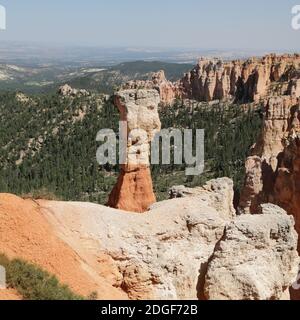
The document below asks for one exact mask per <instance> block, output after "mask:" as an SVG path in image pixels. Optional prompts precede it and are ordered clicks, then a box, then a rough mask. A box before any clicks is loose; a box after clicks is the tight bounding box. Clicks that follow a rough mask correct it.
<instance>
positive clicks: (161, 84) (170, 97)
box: [122, 70, 180, 105]
mask: <svg viewBox="0 0 300 320" xmlns="http://www.w3.org/2000/svg"><path fill="white" fill-rule="evenodd" d="M140 88H143V89H155V90H157V91H158V92H159V95H160V100H161V103H162V104H163V105H170V104H172V103H173V102H174V100H175V99H176V97H177V95H180V94H179V93H178V92H177V87H176V85H175V84H173V83H172V82H170V81H168V80H167V79H166V76H165V72H164V71H163V70H160V71H158V72H156V73H153V75H152V79H151V80H146V81H144V80H134V81H129V82H127V83H126V84H125V85H123V86H122V89H140Z"/></svg>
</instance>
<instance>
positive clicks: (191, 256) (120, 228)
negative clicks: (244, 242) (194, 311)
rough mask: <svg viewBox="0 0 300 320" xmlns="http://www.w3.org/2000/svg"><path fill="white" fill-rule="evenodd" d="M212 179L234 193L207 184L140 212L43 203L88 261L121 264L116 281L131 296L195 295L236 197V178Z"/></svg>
mask: <svg viewBox="0 0 300 320" xmlns="http://www.w3.org/2000/svg"><path fill="white" fill-rule="evenodd" d="M212 184H213V185H216V186H220V187H221V186H222V188H223V189H224V190H230V189H231V192H230V198H228V195H227V194H224V195H222V193H220V192H216V193H215V192H214V191H211V190H210V191H208V190H205V189H203V190H202V192H201V194H199V196H195V197H191V198H189V199H186V198H182V199H173V200H168V201H164V202H161V203H156V204H155V205H154V207H153V208H152V210H151V211H149V212H148V213H147V214H142V215H141V214H134V213H131V214H130V213H127V214H124V212H122V211H117V210H114V209H110V208H106V207H103V206H99V205H92V204H78V203H77V204H76V203H62V202H42V203H41V204H42V207H43V208H44V209H43V212H44V213H45V216H46V217H47V219H48V220H49V221H50V222H51V223H52V225H53V227H54V229H55V230H58V232H59V234H60V235H61V237H63V239H65V241H66V242H67V243H68V244H69V245H70V246H72V247H73V249H74V250H75V251H76V252H77V253H78V254H79V255H80V256H81V257H82V258H84V259H85V261H90V263H91V264H93V263H94V264H96V261H95V260H96V257H97V255H99V254H101V255H106V256H110V257H111V260H112V261H113V262H114V266H115V268H114V269H116V270H118V273H117V274H115V276H114V277H113V278H112V279H111V280H112V285H113V286H114V287H116V288H122V289H123V290H124V291H125V292H126V293H127V294H128V296H129V298H131V299H196V298H197V296H199V297H201V296H203V286H204V278H205V274H206V266H207V262H208V260H209V258H210V256H211V255H212V254H213V251H214V248H215V245H216V243H217V242H218V241H219V240H220V239H221V238H222V236H223V233H224V228H225V226H226V224H227V223H229V222H230V221H231V218H232V217H233V216H234V211H233V210H232V207H231V206H229V207H227V208H226V206H227V203H228V202H232V200H233V189H232V181H230V180H229V179H220V180H217V181H215V182H212ZM214 199H215V202H214ZM220 204H222V205H220ZM225 208H226V209H225Z"/></svg>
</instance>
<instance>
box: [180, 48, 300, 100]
mask: <svg viewBox="0 0 300 320" xmlns="http://www.w3.org/2000/svg"><path fill="white" fill-rule="evenodd" d="M299 67H300V55H297V54H295V55H282V56H277V55H274V54H272V55H267V56H265V57H263V58H251V59H248V60H246V61H241V60H236V61H231V62H223V61H221V60H209V59H204V58H202V59H200V60H199V62H198V64H197V66H196V67H195V68H194V69H193V70H192V71H191V72H189V73H187V74H186V75H185V76H184V78H183V79H182V80H181V81H179V82H178V83H177V84H176V85H175V87H176V88H177V89H176V90H177V95H178V96H180V97H181V98H186V99H193V100H198V101H212V100H227V99H234V100H238V101H244V102H252V101H254V102H257V101H259V100H260V99H261V98H264V97H266V96H267V95H268V94H269V93H270V91H274V90H275V91H277V92H278V93H279V94H286V92H287V91H290V92H291V91H292V92H294V93H295V94H297V92H299V82H297V80H295V79H297V78H299V77H298V76H297V74H296V73H295V70H297V69H299ZM276 84H277V87H276Z"/></svg>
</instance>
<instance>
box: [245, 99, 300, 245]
mask: <svg viewBox="0 0 300 320" xmlns="http://www.w3.org/2000/svg"><path fill="white" fill-rule="evenodd" d="M299 133H300V104H299V99H297V97H294V96H281V97H273V98H270V99H269V100H268V101H267V103H266V110H265V119H264V125H263V130H262V134H261V135H260V138H259V140H258V142H257V143H256V145H255V146H254V147H253V149H252V154H253V155H252V156H251V157H249V158H248V159H247V161H246V180H245V185H244V188H243V190H242V193H241V199H240V212H241V213H257V211H258V207H259V205H260V204H261V203H266V202H271V203H275V204H278V205H279V206H281V207H283V208H284V209H285V210H286V211H287V212H288V213H289V214H292V215H293V216H294V217H295V220H296V229H297V231H298V233H300V221H299V220H300V210H299V208H300V206H299V205H300V200H299V192H300V185H299V181H300V180H299V174H298V171H299V170H300V166H299V162H300V158H299V155H300V153H299V151H300V149H299ZM299 245H300V243H299ZM299 249H300V246H299Z"/></svg>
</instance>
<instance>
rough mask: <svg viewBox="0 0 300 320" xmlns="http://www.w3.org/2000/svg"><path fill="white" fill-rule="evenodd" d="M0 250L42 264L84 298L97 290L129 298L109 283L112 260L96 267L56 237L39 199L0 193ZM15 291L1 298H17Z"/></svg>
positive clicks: (102, 294) (102, 296)
mask: <svg viewBox="0 0 300 320" xmlns="http://www.w3.org/2000/svg"><path fill="white" fill-rule="evenodd" d="M77 222H78V223H80V222H79V221H77ZM82 241H84V240H82ZM0 253H1V254H6V255H7V256H8V257H9V258H10V259H15V258H21V259H24V260H25V261H28V262H30V263H34V264H36V265H38V266H40V267H42V268H43V269H45V270H47V271H48V272H50V273H52V274H55V275H56V277H57V278H58V279H59V280H60V281H61V283H63V284H67V285H68V286H69V287H70V288H71V289H72V290H73V291H74V292H75V293H77V294H80V295H83V296H85V297H87V296H88V295H90V294H91V293H92V292H97V295H98V298H99V299H126V298H127V295H126V294H125V293H124V292H123V291H122V290H118V289H116V288H114V287H113V286H112V285H111V284H110V281H109V275H110V276H111V275H112V274H113V268H112V266H111V265H110V264H109V260H107V262H106V263H105V264H99V263H98V264H97V265H93V266H91V265H89V264H88V263H87V261H84V260H82V258H80V256H79V255H78V254H77V253H76V252H74V250H73V249H72V248H71V247H70V246H69V245H68V244H66V243H65V241H64V240H63V239H60V238H59V237H58V236H57V234H56V231H55V230H54V229H53V228H52V226H51V224H50V223H49V222H48V221H47V219H46V218H45V217H44V216H43V214H42V213H41V207H40V206H39V205H38V203H37V202H36V201H33V200H29V199H28V200H23V199H21V198H19V197H17V196H14V195H10V194H0ZM95 258H96V259H99V260H100V259H102V260H105V258H106V256H105V255H102V256H101V255H100V254H99V253H98V254H97V256H96V257H95ZM0 291H1V290H0ZM0 293H1V292H0ZM12 293H13V292H12V291H11V290H7V291H6V292H4V293H2V295H0V299H2V298H5V296H6V297H7V298H9V297H11V298H13V299H15V297H13V296H12Z"/></svg>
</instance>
